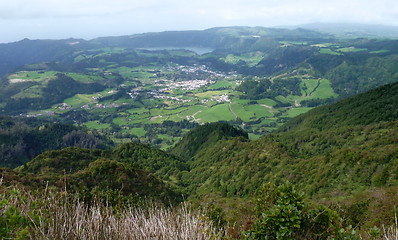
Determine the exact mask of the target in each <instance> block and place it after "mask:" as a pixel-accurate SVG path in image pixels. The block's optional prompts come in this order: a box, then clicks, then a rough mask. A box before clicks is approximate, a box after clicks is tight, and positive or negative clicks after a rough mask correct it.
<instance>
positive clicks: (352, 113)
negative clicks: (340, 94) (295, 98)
mask: <svg viewBox="0 0 398 240" xmlns="http://www.w3.org/2000/svg"><path fill="white" fill-rule="evenodd" d="M397 92H398V83H392V84H387V85H384V86H381V87H379V88H376V89H373V90H371V91H369V92H367V93H363V94H359V95H357V96H354V97H352V98H348V99H345V100H342V101H340V102H338V103H336V104H333V105H326V106H322V107H319V108H316V109H313V110H311V111H309V112H307V113H305V114H302V115H300V116H298V117H296V118H294V119H292V120H291V121H289V122H288V123H287V124H285V125H284V126H283V127H282V129H283V130H285V131H286V130H289V129H293V128H298V127H300V128H304V127H308V128H316V129H319V130H327V129H331V128H333V127H336V126H340V127H341V126H344V125H367V124H372V123H378V122H387V121H394V120H398V108H397V106H398V94H397Z"/></svg>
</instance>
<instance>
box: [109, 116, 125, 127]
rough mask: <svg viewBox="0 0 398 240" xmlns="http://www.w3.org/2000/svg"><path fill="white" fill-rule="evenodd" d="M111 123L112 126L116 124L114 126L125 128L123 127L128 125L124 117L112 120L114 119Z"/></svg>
mask: <svg viewBox="0 0 398 240" xmlns="http://www.w3.org/2000/svg"><path fill="white" fill-rule="evenodd" d="M112 122H113V123H114V124H116V125H119V126H125V125H128V124H129V122H128V121H127V120H126V118H125V117H117V118H114V119H113V120H112Z"/></svg>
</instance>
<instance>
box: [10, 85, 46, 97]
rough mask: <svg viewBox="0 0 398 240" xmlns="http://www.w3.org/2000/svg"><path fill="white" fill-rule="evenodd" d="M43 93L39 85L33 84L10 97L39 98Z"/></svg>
mask: <svg viewBox="0 0 398 240" xmlns="http://www.w3.org/2000/svg"><path fill="white" fill-rule="evenodd" d="M42 94H43V91H42V88H41V86H38V85H34V86H32V87H30V88H27V89H25V90H24V91H21V92H19V93H17V94H15V95H13V96H12V97H11V98H13V99H21V98H39V97H41V96H42Z"/></svg>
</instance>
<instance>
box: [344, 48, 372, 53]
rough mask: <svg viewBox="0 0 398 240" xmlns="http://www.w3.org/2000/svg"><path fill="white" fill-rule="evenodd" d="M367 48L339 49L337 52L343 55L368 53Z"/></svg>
mask: <svg viewBox="0 0 398 240" xmlns="http://www.w3.org/2000/svg"><path fill="white" fill-rule="evenodd" d="M367 50H368V49H367V48H355V47H345V48H338V49H336V51H338V52H343V53H347V52H361V51H367Z"/></svg>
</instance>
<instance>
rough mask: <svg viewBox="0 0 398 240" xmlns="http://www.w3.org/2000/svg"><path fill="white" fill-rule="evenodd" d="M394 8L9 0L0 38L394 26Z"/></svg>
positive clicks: (241, 0)
mask: <svg viewBox="0 0 398 240" xmlns="http://www.w3.org/2000/svg"><path fill="white" fill-rule="evenodd" d="M397 13H398V1H396V0H379V1H373V0H348V1H347V0H334V1H326V0H318V1H313V0H278V1H276V0H234V1H228V0H201V1H184V0H166V1H165V0H146V1H138V0H112V1H109V0H57V1H54V0H13V1H3V2H2V3H1V5H0V28H1V29H2V35H1V36H0V42H2V43H7V42H15V41H19V40H22V39H24V38H28V39H67V38H82V39H94V38H97V37H103V36H123V35H132V34H139V33H147V32H162V31H176V30H181V31H185V30H203V29H208V28H212V27H218V26H264V27H277V26H293V25H303V24H309V23H317V22H322V23H334V22H337V23H345V22H346V23H358V24H372V25H373V24H381V25H387V26H398V14H397Z"/></svg>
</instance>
